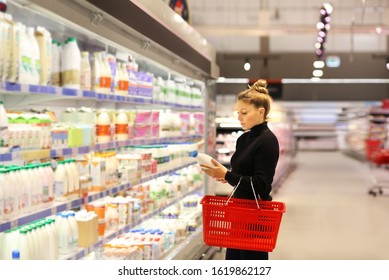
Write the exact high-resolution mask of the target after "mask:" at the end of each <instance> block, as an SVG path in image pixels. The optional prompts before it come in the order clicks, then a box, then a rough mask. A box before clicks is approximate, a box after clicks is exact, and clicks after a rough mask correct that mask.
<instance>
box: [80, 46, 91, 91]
mask: <svg viewBox="0 0 389 280" xmlns="http://www.w3.org/2000/svg"><path fill="white" fill-rule="evenodd" d="M81 89H85V90H91V89H92V71H91V66H90V62H89V52H85V51H84V52H82V53H81Z"/></svg>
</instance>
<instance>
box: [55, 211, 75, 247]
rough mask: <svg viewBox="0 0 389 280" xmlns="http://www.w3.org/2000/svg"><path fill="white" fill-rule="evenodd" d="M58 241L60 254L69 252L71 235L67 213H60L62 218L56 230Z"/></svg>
mask: <svg viewBox="0 0 389 280" xmlns="http://www.w3.org/2000/svg"><path fill="white" fill-rule="evenodd" d="M58 243H59V253H60V254H70V253H71V249H72V244H73V236H72V229H71V226H70V223H69V218H68V214H67V213H62V218H61V220H60V223H59V230H58Z"/></svg>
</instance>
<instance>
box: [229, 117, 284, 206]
mask: <svg viewBox="0 0 389 280" xmlns="http://www.w3.org/2000/svg"><path fill="white" fill-rule="evenodd" d="M278 157H279V145H278V140H277V137H276V136H275V135H274V134H273V132H272V131H271V130H270V129H269V128H268V126H267V122H264V123H261V124H259V125H256V126H254V127H253V128H251V130H250V131H247V132H245V133H243V134H242V135H241V136H240V137H239V138H238V140H237V142H236V150H235V153H234V154H233V156H232V158H231V171H228V172H227V174H226V176H225V180H226V181H227V182H228V183H229V184H230V185H232V186H236V184H238V182H239V180H240V178H242V180H241V182H240V184H239V186H238V188H237V190H236V191H235V193H234V197H236V198H245V199H254V195H253V191H252V188H251V184H250V177H251V178H252V182H253V186H254V189H255V192H256V193H257V195H259V197H260V198H261V199H262V200H272V197H271V196H270V192H271V190H272V185H271V184H272V182H273V177H274V173H275V169H276V166H277V162H278Z"/></svg>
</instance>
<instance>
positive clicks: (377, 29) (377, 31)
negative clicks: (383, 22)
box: [375, 26, 382, 34]
mask: <svg viewBox="0 0 389 280" xmlns="http://www.w3.org/2000/svg"><path fill="white" fill-rule="evenodd" d="M375 32H376V33H377V34H381V32H382V28H381V26H377V27H376V28H375Z"/></svg>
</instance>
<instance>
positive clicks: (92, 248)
mask: <svg viewBox="0 0 389 280" xmlns="http://www.w3.org/2000/svg"><path fill="white" fill-rule="evenodd" d="M202 188H203V187H199V188H196V189H194V190H192V191H189V192H187V193H185V194H181V195H180V196H178V197H176V198H174V199H173V200H171V201H170V202H169V203H167V204H166V205H165V206H163V207H161V208H159V209H156V210H154V211H152V212H150V213H148V214H146V215H144V216H142V217H141V218H140V219H139V220H137V221H136V222H134V223H131V224H129V225H126V226H124V227H121V228H120V229H119V230H118V231H115V232H111V233H108V234H106V235H105V236H104V238H102V239H101V240H99V241H98V242H96V243H95V244H93V245H91V246H89V247H87V248H83V249H81V250H79V251H77V252H76V253H73V254H69V255H66V256H62V257H61V256H60V259H65V260H79V259H82V258H84V257H86V256H87V255H88V254H90V253H91V252H94V251H96V250H98V249H99V248H100V247H101V246H103V245H104V244H105V243H108V242H109V241H111V240H112V239H114V238H116V237H118V236H119V235H121V234H124V233H126V232H127V231H129V230H130V229H131V228H134V227H136V226H138V225H140V224H141V223H143V222H145V221H146V220H148V219H150V218H152V217H153V216H155V215H159V214H160V213H161V212H162V211H163V210H165V209H166V208H168V207H170V206H172V205H174V204H175V203H177V202H178V201H180V200H181V199H183V198H184V197H185V196H187V195H191V194H195V193H198V192H199V191H201V190H202ZM189 240H190V238H189Z"/></svg>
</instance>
